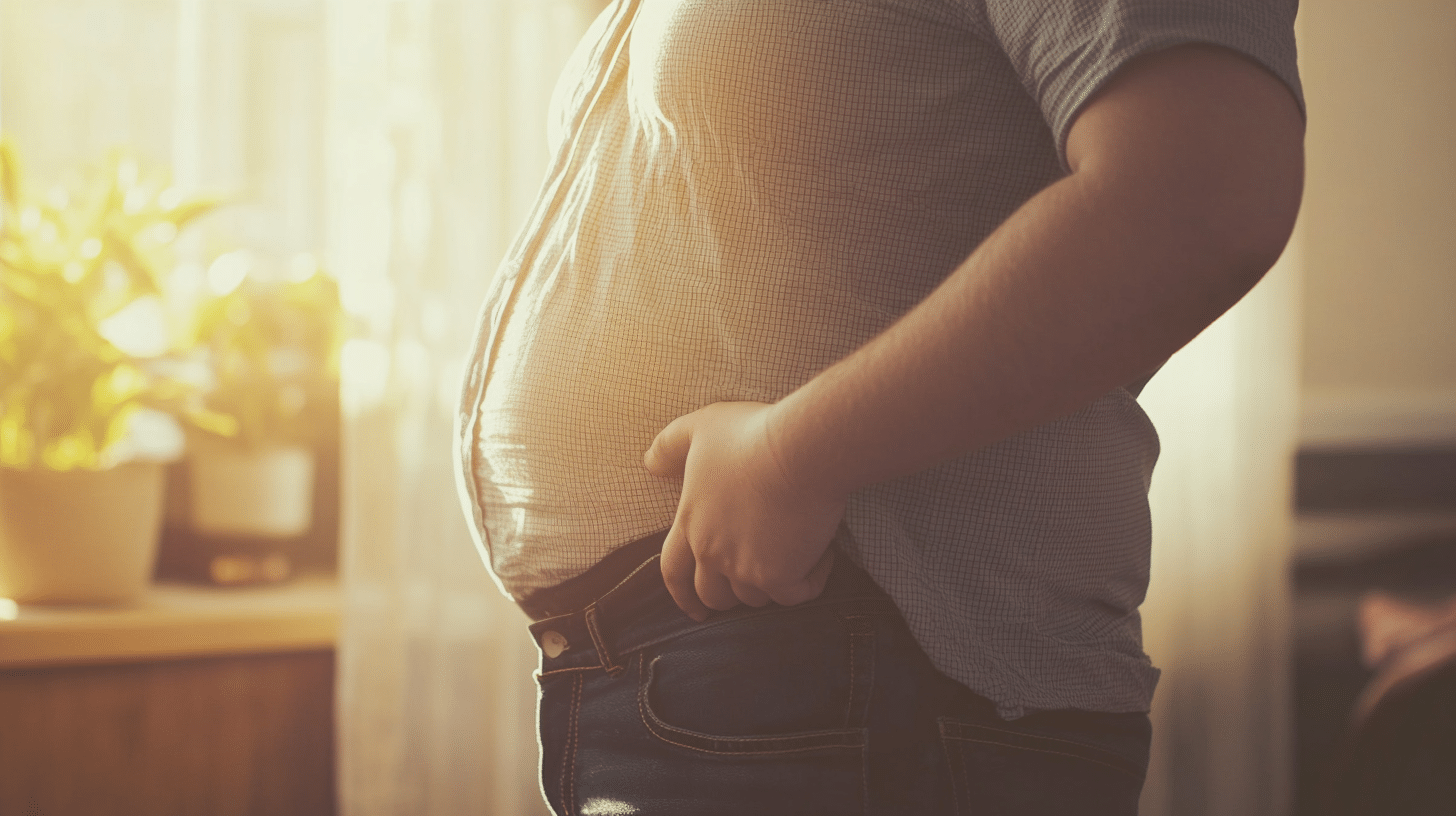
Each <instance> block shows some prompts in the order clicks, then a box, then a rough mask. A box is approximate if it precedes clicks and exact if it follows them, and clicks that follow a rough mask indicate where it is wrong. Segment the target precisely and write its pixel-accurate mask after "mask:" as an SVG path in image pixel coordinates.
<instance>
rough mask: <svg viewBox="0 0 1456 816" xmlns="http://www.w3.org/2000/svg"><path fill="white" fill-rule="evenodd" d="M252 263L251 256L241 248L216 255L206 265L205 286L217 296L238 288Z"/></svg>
mask: <svg viewBox="0 0 1456 816" xmlns="http://www.w3.org/2000/svg"><path fill="white" fill-rule="evenodd" d="M252 265H253V263H252V258H251V257H250V256H249V255H248V253H247V252H246V251H244V250H241V249H240V250H237V251H234V252H229V253H226V254H224V255H219V256H217V260H215V261H213V262H212V265H211V266H209V267H207V288H208V289H211V290H212V293H213V294H214V295H217V296H218V297H222V296H224V295H227V294H228V293H230V292H232V291H233V290H234V289H236V288H238V285H239V284H241V283H242V282H243V278H246V277H247V276H248V270H249V269H250V268H251V267H252Z"/></svg>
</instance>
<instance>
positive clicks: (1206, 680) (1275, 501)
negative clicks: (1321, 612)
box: [1141, 233, 1301, 816]
mask: <svg viewBox="0 0 1456 816" xmlns="http://www.w3.org/2000/svg"><path fill="white" fill-rule="evenodd" d="M1300 275H1301V253H1300V237H1299V235H1298V233H1296V236H1295V239H1294V241H1293V242H1291V244H1290V246H1289V247H1288V248H1287V249H1286V251H1285V253H1284V257H1283V258H1282V259H1281V260H1280V262H1279V264H1278V265H1277V266H1276V267H1275V268H1274V270H1273V271H1271V272H1270V273H1269V275H1268V276H1267V277H1266V278H1265V279H1264V281H1263V282H1261V283H1260V284H1259V286H1258V287H1256V288H1255V289H1254V291H1253V292H1252V293H1251V294H1250V295H1249V296H1248V297H1247V298H1246V299H1245V300H1244V301H1243V302H1241V303H1240V304H1239V305H1238V306H1236V307H1234V309H1233V310H1231V311H1230V312H1229V313H1228V314H1226V315H1224V317H1223V318H1222V319H1220V320H1219V321H1218V322H1217V323H1215V324H1214V325H1213V326H1211V327H1209V329H1208V330H1207V331H1205V332H1204V333H1203V334H1202V335H1200V336H1199V337H1198V338H1197V339H1195V340H1194V341H1193V343H1191V344H1190V345H1189V346H1188V347H1186V348H1185V349H1183V350H1182V351H1180V352H1179V353H1178V354H1177V355H1175V356H1174V358H1173V359H1172V360H1171V361H1170V362H1169V364H1168V365H1167V366H1166V367H1165V368H1164V369H1163V370H1162V371H1160V372H1159V373H1158V375H1157V376H1156V377H1154V378H1153V381H1152V382H1151V383H1150V384H1149V385H1148V387H1147V390H1146V391H1145V392H1144V394H1143V397H1142V399H1141V401H1142V403H1143V405H1144V407H1145V408H1146V409H1147V411H1148V413H1149V414H1150V415H1151V416H1152V419H1153V422H1154V423H1156V425H1157V427H1158V431H1159V435H1160V437H1161V439H1162V455H1161V457H1160V459H1159V461H1158V466H1157V470H1156V472H1155V473H1154V476H1153V488H1152V505H1153V567H1152V586H1151V588H1150V590H1149V593H1148V600H1147V603H1145V604H1144V605H1143V610H1142V611H1143V633H1144V637H1145V641H1146V646H1147V651H1148V653H1149V654H1150V655H1151V656H1152V658H1153V662H1154V663H1155V664H1156V665H1158V666H1160V667H1161V668H1162V669H1163V676H1162V679H1161V681H1160V682H1159V685H1158V691H1157V694H1156V696H1155V697H1154V699H1153V726H1154V736H1153V761H1152V767H1151V769H1150V771H1149V776H1148V784H1147V788H1146V789H1145V792H1144V795H1143V814H1144V816H1282V814H1285V813H1288V812H1289V808H1290V804H1291V773H1292V761H1291V759H1292V758H1291V755H1290V750H1291V733H1290V732H1291V725H1292V724H1291V720H1290V718H1291V716H1292V715H1291V707H1290V705H1289V686H1290V665H1291V663H1290V660H1291V659H1290V654H1291V652H1290V650H1291V642H1290V635H1289V620H1290V613H1289V605H1290V594H1289V586H1288V582H1287V568H1288V560H1289V552H1290V539H1291V532H1292V521H1293V489H1292V488H1293V456H1294V452H1295V442H1296V439H1295V434H1296V416H1297V397H1298V394H1297V382H1298V379H1297V368H1296V367H1297V363H1298V354H1297V340H1296V338H1297V336H1298V308H1297V307H1298V297H1299V281H1300Z"/></svg>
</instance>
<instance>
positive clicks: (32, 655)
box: [0, 575, 339, 669]
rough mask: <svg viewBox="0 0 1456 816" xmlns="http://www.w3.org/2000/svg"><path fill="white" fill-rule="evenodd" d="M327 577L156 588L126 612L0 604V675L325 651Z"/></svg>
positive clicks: (332, 586)
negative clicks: (265, 583) (252, 584)
mask: <svg viewBox="0 0 1456 816" xmlns="http://www.w3.org/2000/svg"><path fill="white" fill-rule="evenodd" d="M338 630H339V590H338V582H337V580H336V579H335V578H334V577H333V576H331V575H329V576H299V577H297V578H295V579H293V580H292V581H290V582H288V583H286V584H281V585H276V586H265V587H246V588H226V589H224V588H214V587H205V586H196V585H188V584H169V583H159V584H156V585H154V586H153V587H152V590H151V592H150V593H149V594H148V595H147V597H146V598H144V599H143V600H142V601H141V602H139V603H137V604H135V605H133V606H127V607H113V608H100V607H47V606H20V607H16V606H14V605H13V604H11V603H10V602H8V601H3V600H0V669H9V668H25V667H41V666H57V665H74V664H87V663H118V662H133V661H147V660H159V659H173V658H182V657H200V656H210V655H227V654H246V653H261V652H294V651H308V650H315V649H331V648H333V646H334V643H335V640H336V639H337V637H338Z"/></svg>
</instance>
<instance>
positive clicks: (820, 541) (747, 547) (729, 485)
mask: <svg viewBox="0 0 1456 816" xmlns="http://www.w3.org/2000/svg"><path fill="white" fill-rule="evenodd" d="M772 408H773V406H771V405H768V404H765V403H761V402H719V403H714V404H712V405H709V406H707V407H706V408H702V409H700V410H697V411H694V412H693V413H691V414H686V415H684V416H681V417H678V418H677V419H676V420H673V422H672V423H671V424H669V425H668V426H667V427H666V428H664V429H663V430H662V432H661V433H659V434H658V435H657V438H656V439H654V440H653V441H652V447H651V448H649V449H648V450H647V454H646V455H645V456H644V457H643V462H644V464H646V466H647V470H648V471H650V472H651V473H652V474H653V475H654V476H662V477H680V478H682V480H683V488H682V498H681V499H680V500H679V501H678V506H677V516H676V518H675V519H674V520H673V523H672V529H671V530H669V531H668V534H667V540H666V541H665V542H663V545H662V577H663V580H664V581H665V582H666V584H667V590H668V592H670V593H672V598H673V600H674V601H676V602H677V605H678V606H679V607H680V608H681V609H682V610H683V611H684V612H686V613H687V614H688V615H689V616H690V617H692V618H693V619H694V620H697V621H702V620H704V619H706V618H707V616H708V610H709V609H716V610H720V611H721V610H726V609H732V608H733V607H735V606H737V605H738V604H739V602H740V601H741V602H743V603H746V604H748V605H749V606H763V605H765V604H767V603H769V602H770V601H772V602H774V603H779V604H782V605H784V606H792V605H794V604H799V603H803V602H804V601H807V600H810V599H812V598H816V597H818V596H819V593H820V592H822V591H823V590H824V583H825V581H826V580H828V578H829V569H830V567H831V566H833V563H834V551H833V550H831V549H829V541H830V539H832V538H833V537H834V531H835V530H836V529H837V528H838V527H839V521H840V519H841V518H843V516H844V506H845V499H844V497H843V496H837V495H833V494H824V495H821V494H819V493H816V491H814V490H813V489H812V488H811V487H810V486H802V485H796V484H793V483H792V482H791V481H790V479H789V478H788V476H787V475H786V474H785V473H784V470H783V468H782V467H781V466H780V464H779V460H778V458H777V456H776V455H775V453H774V450H773V448H772V446H771V443H770V441H769V436H768V418H769V415H770V411H771V410H772Z"/></svg>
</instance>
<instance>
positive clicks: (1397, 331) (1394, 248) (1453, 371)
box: [1300, 0, 1456, 438]
mask: <svg viewBox="0 0 1456 816" xmlns="http://www.w3.org/2000/svg"><path fill="white" fill-rule="evenodd" d="M1300 46H1301V50H1302V53H1301V60H1300V62H1301V68H1302V71H1303V75H1304V81H1305V86H1306V96H1307V98H1308V103H1309V135H1308V151H1309V152H1308V162H1309V164H1308V168H1309V170H1308V182H1307V187H1306V192H1305V199H1304V211H1303V215H1302V223H1301V227H1302V235H1303V242H1304V243H1303V250H1304V257H1305V272H1304V275H1305V295H1304V362H1303V383H1304V386H1305V389H1306V391H1305V393H1306V409H1307V410H1306V419H1307V422H1306V425H1307V426H1308V425H1310V423H1311V422H1312V423H1313V424H1315V425H1317V426H1319V427H1317V428H1315V429H1313V433H1314V434H1315V435H1316V436H1318V435H1320V434H1321V433H1323V434H1326V435H1329V434H1334V436H1339V435H1340V434H1341V433H1344V434H1346V435H1351V436H1362V435H1365V436H1368V435H1370V434H1371V433H1377V434H1378V433H1379V429H1378V428H1374V427H1366V428H1365V429H1364V430H1363V431H1362V430H1361V426H1362V424H1363V425H1365V426H1370V425H1372V424H1377V425H1379V424H1383V425H1384V426H1386V427H1385V430H1386V431H1391V430H1393V429H1392V428H1391V427H1390V426H1391V425H1392V424H1396V425H1400V424H1402V423H1404V424H1405V425H1407V426H1409V427H1407V428H1406V429H1405V430H1406V431H1408V432H1410V433H1413V434H1415V435H1416V436H1421V435H1425V436H1432V435H1436V436H1441V437H1443V438H1445V437H1450V438H1456V2H1453V0H1305V2H1303V3H1302V4H1301V9H1300ZM1416 426H1421V427H1416ZM1342 429H1343V430H1342ZM1306 431H1307V432H1306V436H1307V437H1308V435H1309V433H1310V432H1311V431H1310V429H1309V428H1308V427H1307V429H1306Z"/></svg>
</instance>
